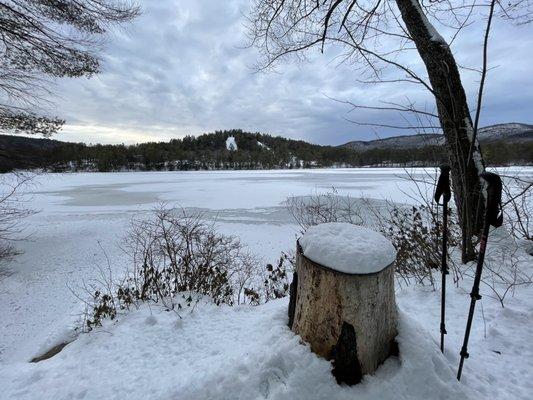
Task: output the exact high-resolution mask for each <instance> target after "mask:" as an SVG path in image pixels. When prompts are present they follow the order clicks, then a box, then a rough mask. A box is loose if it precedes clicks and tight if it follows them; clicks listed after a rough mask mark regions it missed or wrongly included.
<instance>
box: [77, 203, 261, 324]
mask: <svg viewBox="0 0 533 400" xmlns="http://www.w3.org/2000/svg"><path fill="white" fill-rule="evenodd" d="M121 247H122V249H123V250H124V251H125V252H126V254H127V255H128V256H129V257H130V261H131V270H130V272H129V274H128V275H127V276H126V278H124V279H123V280H122V281H121V282H118V283H117V282H113V281H112V278H111V275H109V276H105V274H104V273H103V272H102V273H101V275H102V278H101V279H98V280H96V281H95V282H93V284H91V285H90V287H89V288H86V289H87V291H89V292H90V293H91V300H90V301H89V303H88V312H87V313H86V316H85V328H86V329H88V330H91V329H92V328H93V327H94V326H99V325H101V322H102V320H103V319H105V318H110V319H114V318H115V317H116V315H117V313H118V312H119V311H120V310H125V309H129V308H130V307H131V306H133V305H137V304H138V303H140V302H154V303H159V304H162V305H163V306H164V307H166V308H167V309H169V310H176V309H178V310H179V309H180V308H182V307H183V306H184V305H186V306H190V305H191V304H192V303H194V302H196V301H198V300H199V299H200V298H201V296H202V295H205V296H208V297H209V298H211V299H212V301H213V302H214V303H215V304H217V305H220V304H223V303H225V304H230V305H232V304H233V303H234V302H240V301H241V299H243V298H245V294H244V291H245V288H246V287H247V285H248V282H249V281H251V279H252V278H253V277H254V276H256V274H257V271H256V270H257V267H256V265H257V260H256V258H255V257H253V256H252V255H251V254H249V253H248V252H246V250H245V247H244V245H243V244H242V243H241V242H240V241H239V240H238V239H237V238H236V237H234V236H227V235H222V234H220V233H218V232H216V230H215V229H214V226H213V225H212V224H209V223H207V222H205V221H204V220H203V216H202V215H201V214H195V215H188V214H186V213H185V212H184V211H178V210H175V209H167V208H164V207H161V208H159V209H157V210H156V212H155V215H154V216H153V218H148V219H143V220H135V221H133V222H132V223H131V227H130V230H129V232H128V233H127V235H126V236H125V238H124V241H123V243H122V246H121Z"/></svg>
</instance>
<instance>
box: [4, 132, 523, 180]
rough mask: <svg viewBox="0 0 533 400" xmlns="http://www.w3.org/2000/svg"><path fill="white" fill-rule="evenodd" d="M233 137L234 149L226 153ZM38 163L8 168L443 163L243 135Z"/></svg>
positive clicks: (58, 150) (412, 154)
mask: <svg viewBox="0 0 533 400" xmlns="http://www.w3.org/2000/svg"><path fill="white" fill-rule="evenodd" d="M230 136H233V137H235V140H236V142H237V147H238V149H237V150H236V151H231V150H228V149H227V148H226V139H227V138H228V137H230ZM483 150H484V154H485V158H486V160H487V161H488V163H489V164H491V165H510V164H528V163H531V162H533V143H530V144H528V143H525V144H521V145H520V146H516V145H513V144H507V143H505V142H504V141H500V142H493V143H487V144H485V145H484V146H483ZM35 151H36V152H38V154H39V155H37V154H36V155H35V157H30V158H31V159H32V160H36V159H38V160H39V162H38V164H33V165H25V164H24V162H16V163H14V164H12V165H11V167H12V168H28V167H39V168H44V169H45V170H48V171H54V172H64V171H99V172H109V171H124V170H127V171H135V170H139V171H161V170H171V171H174V170H213V169H278V168H324V167H360V166H400V167H407V166H436V165H440V164H442V163H445V162H446V161H447V154H446V152H445V151H444V149H443V148H442V147H440V146H426V147H422V148H412V149H404V148H382V149H371V150H364V151H360V150H353V149H350V148H347V147H342V146H320V145H315V144H311V143H307V142H305V141H301V140H292V139H286V138H282V137H274V136H271V135H266V134H261V133H249V132H243V131H242V130H237V129H234V130H226V131H216V132H214V133H208V134H204V135H200V136H197V137H194V136H185V137H184V138H182V139H172V140H170V141H168V142H157V143H156V142H149V143H139V144H135V145H124V144H118V145H101V144H96V145H87V144H83V143H66V142H56V144H55V145H54V146H46V148H39V149H36V150H35Z"/></svg>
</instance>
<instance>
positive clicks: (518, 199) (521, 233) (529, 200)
mask: <svg viewBox="0 0 533 400" xmlns="http://www.w3.org/2000/svg"><path fill="white" fill-rule="evenodd" d="M504 178H505V179H503V195H504V199H503V200H504V203H503V212H504V214H505V218H504V221H505V223H506V225H507V228H508V229H509V233H510V234H511V235H512V236H513V237H514V238H515V239H518V240H527V241H528V242H529V243H530V246H533V182H532V180H531V179H529V180H525V179H521V178H518V177H512V176H505V177H504ZM532 251H533V249H532Z"/></svg>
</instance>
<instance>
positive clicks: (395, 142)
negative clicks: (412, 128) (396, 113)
mask: <svg viewBox="0 0 533 400" xmlns="http://www.w3.org/2000/svg"><path fill="white" fill-rule="evenodd" d="M478 139H479V141H480V142H481V143H490V142H494V141H498V140H503V141H505V142H507V143H524V142H530V141H533V125H529V124H522V123H516V122H512V123H507V124H496V125H490V126H486V127H483V128H480V129H479V132H478ZM443 144H444V137H443V135H442V134H438V133H433V134H418V135H402V136H392V137H388V138H384V139H375V140H354V141H350V142H348V143H345V144H343V145H341V147H346V148H349V149H352V150H356V151H367V150H374V149H387V148H401V149H406V150H407V149H420V148H422V147H426V146H441V145H443Z"/></svg>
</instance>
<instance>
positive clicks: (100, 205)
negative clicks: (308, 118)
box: [0, 168, 533, 363]
mask: <svg viewBox="0 0 533 400" xmlns="http://www.w3.org/2000/svg"><path fill="white" fill-rule="evenodd" d="M414 171H415V172H414V173H415V174H416V175H417V176H418V177H421V176H425V175H427V174H428V173H429V174H432V173H434V171H432V170H429V171H425V170H414ZM505 172H506V173H507V174H509V175H511V174H513V175H515V174H517V173H519V174H521V175H524V176H532V175H533V168H516V169H512V170H509V169H507V170H505ZM406 178H407V174H406V172H405V171H404V170H402V169H342V170H341V169H338V170H286V171H217V172H135V173H133V172H130V173H107V174H101V173H79V174H45V175H41V176H39V177H37V178H36V179H35V182H34V184H33V186H32V187H31V190H30V191H31V196H30V197H29V203H28V206H29V207H30V208H33V209H36V210H38V211H39V212H38V213H37V214H35V215H33V216H31V217H30V218H29V219H28V221H27V225H28V228H27V231H26V232H27V233H31V237H30V239H29V240H27V241H23V242H19V243H17V247H18V248H19V249H20V250H22V251H23V254H22V255H21V256H19V257H17V258H16V259H15V260H14V261H13V262H12V263H11V264H10V265H9V269H8V273H7V274H6V272H5V271H4V273H3V274H0V315H1V321H2V323H1V325H0V363H6V362H8V363H9V362H22V361H27V360H28V359H30V358H31V357H33V356H35V355H36V353H37V352H38V351H39V350H40V349H42V348H43V346H45V345H46V342H47V340H48V339H50V340H52V339H53V337H54V335H56V334H57V333H58V332H59V331H61V330H63V329H66V328H68V327H70V326H72V325H73V323H74V321H75V320H76V318H77V316H76V315H77V314H78V313H79V311H80V307H81V304H80V301H79V300H78V299H77V298H76V297H75V296H74V295H73V294H72V292H71V289H72V290H74V291H76V290H78V289H76V288H78V287H79V285H80V284H81V283H82V282H83V281H84V280H88V279H91V278H94V276H95V273H96V270H97V268H98V266H105V264H106V257H105V256H106V254H107V256H108V257H109V260H110V263H111V266H112V269H113V270H114V271H120V270H121V269H122V268H124V255H123V254H122V253H121V252H120V251H119V250H118V248H117V243H118V242H119V241H120V238H121V237H122V235H123V234H124V232H125V230H126V229H127V227H128V223H129V221H130V220H131V218H132V217H134V216H139V215H142V214H144V213H148V212H150V210H151V209H153V208H154V207H155V206H157V205H158V204H159V203H161V202H165V203H168V204H169V205H175V206H180V207H183V208H186V209H195V210H199V211H204V212H206V215H207V216H208V217H210V218H211V217H212V218H216V220H217V224H218V226H219V229H220V231H222V232H224V233H228V234H233V235H236V236H239V237H240V238H241V239H242V240H243V241H244V242H245V243H246V244H248V245H249V247H250V249H251V250H252V251H253V252H254V253H256V254H258V255H260V256H262V257H263V259H264V260H265V262H273V261H274V260H275V259H276V257H278V256H279V254H280V252H281V251H284V250H290V249H292V248H293V247H294V243H295V238H296V236H297V234H298V231H299V229H298V227H297V226H296V225H295V224H294V222H293V221H292V218H291V216H290V214H289V213H288V212H287V210H286V209H285V207H284V205H283V202H284V201H285V200H286V198H287V197H290V196H297V195H310V194H313V193H317V192H326V191H330V190H331V188H332V187H334V188H335V189H336V190H337V191H338V193H339V194H340V195H350V196H352V197H361V196H365V197H371V198H379V199H390V200H393V201H397V202H410V201H412V196H413V195H415V188H414V185H413V183H412V182H410V181H409V180H407V179H406Z"/></svg>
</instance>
